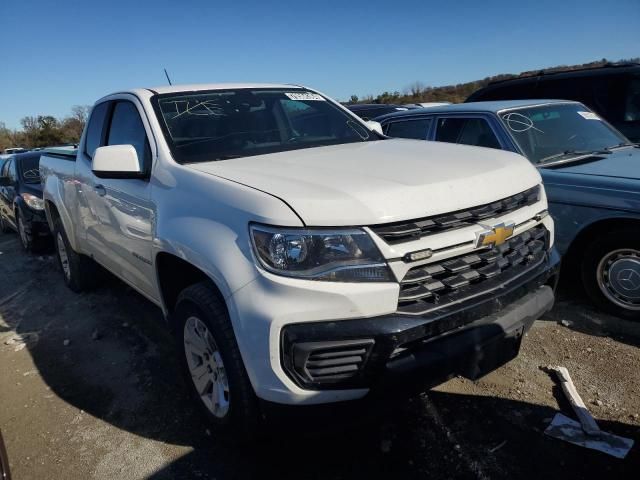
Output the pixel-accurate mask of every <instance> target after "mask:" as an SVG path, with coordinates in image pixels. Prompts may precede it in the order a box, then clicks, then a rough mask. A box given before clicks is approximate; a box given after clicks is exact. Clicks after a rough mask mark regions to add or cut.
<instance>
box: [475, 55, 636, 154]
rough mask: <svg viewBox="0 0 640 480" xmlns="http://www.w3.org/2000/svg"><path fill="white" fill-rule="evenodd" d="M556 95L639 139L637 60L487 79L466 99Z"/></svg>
mask: <svg viewBox="0 0 640 480" xmlns="http://www.w3.org/2000/svg"><path fill="white" fill-rule="evenodd" d="M531 98H536V99H543V98H557V99H562V100H575V101H578V102H581V103H583V104H585V105H587V106H588V107H590V108H591V109H592V110H594V111H595V112H597V113H598V114H599V115H600V116H601V117H603V118H605V119H606V120H607V121H608V122H609V123H610V124H612V125H613V126H614V127H616V128H617V129H618V130H620V131H621V132H622V133H623V134H624V135H625V136H626V137H627V138H629V139H630V140H632V141H634V142H640V63H623V64H608V65H606V66H604V67H597V68H585V69H580V70H571V71H565V72H544V71H542V72H540V73H538V74H536V75H532V76H527V77H520V78H513V79H509V80H502V81H497V82H493V83H490V84H489V85H488V86H486V87H484V88H482V89H480V90H478V91H476V92H474V93H472V94H471V95H470V96H469V98H467V100H466V102H479V101H485V100H523V99H531Z"/></svg>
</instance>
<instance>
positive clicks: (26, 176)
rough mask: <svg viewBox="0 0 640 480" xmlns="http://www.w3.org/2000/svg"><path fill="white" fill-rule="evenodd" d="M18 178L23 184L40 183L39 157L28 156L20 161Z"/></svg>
mask: <svg viewBox="0 0 640 480" xmlns="http://www.w3.org/2000/svg"><path fill="white" fill-rule="evenodd" d="M19 165H20V167H19V168H20V176H21V177H22V180H23V181H24V183H29V184H35V183H40V155H28V156H26V157H23V158H21V159H20V162H19Z"/></svg>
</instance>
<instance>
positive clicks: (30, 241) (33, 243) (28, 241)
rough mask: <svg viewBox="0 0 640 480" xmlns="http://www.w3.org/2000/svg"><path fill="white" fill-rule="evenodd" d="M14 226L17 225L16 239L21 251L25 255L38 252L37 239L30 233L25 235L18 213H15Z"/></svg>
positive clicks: (24, 227) (24, 228) (22, 221)
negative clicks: (18, 241)
mask: <svg viewBox="0 0 640 480" xmlns="http://www.w3.org/2000/svg"><path fill="white" fill-rule="evenodd" d="M16 224H17V225H18V238H19V239H20V245H22V249H23V250H24V251H25V252H27V253H33V252H35V251H36V250H38V246H39V245H38V241H37V239H35V238H33V235H32V234H31V233H27V230H26V225H25V224H24V220H22V215H20V214H19V213H18V212H16Z"/></svg>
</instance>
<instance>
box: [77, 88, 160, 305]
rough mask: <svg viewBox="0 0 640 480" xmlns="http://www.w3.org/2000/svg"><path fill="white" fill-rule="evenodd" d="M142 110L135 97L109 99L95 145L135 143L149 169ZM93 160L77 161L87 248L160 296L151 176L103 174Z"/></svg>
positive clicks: (105, 263) (148, 293) (108, 265)
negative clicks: (100, 175) (93, 168)
mask: <svg viewBox="0 0 640 480" xmlns="http://www.w3.org/2000/svg"><path fill="white" fill-rule="evenodd" d="M100 105H102V104H100ZM100 105H99V106H100ZM96 108H98V107H96ZM94 110H95V109H94ZM143 112H144V111H143V110H142V107H140V106H139V105H138V103H137V100H136V99H134V98H126V97H123V98H122V99H117V100H113V101H111V102H108V104H107V106H106V107H105V111H104V125H103V126H102V128H101V129H98V128H97V127H96V130H99V142H98V145H97V146H96V148H97V147H98V146H105V145H132V146H133V147H134V148H135V149H136V152H137V154H138V158H139V159H140V162H141V163H142V164H143V165H144V169H145V171H146V172H147V173H149V172H150V171H151V160H152V153H151V146H150V145H151V144H150V142H149V138H150V136H149V134H148V133H147V132H148V131H147V128H146V127H145V124H144V122H143V120H142V118H143V117H142V115H143V114H144V113H143ZM141 114H142V115H141ZM92 117H93V114H92ZM90 127H91V125H89V126H88V127H87V128H88V130H87V142H86V143H89V138H88V137H89V136H90V134H91V132H90ZM149 132H150V130H149ZM93 151H95V148H94V149H93ZM92 154H93V152H91V153H87V151H84V152H79V155H85V156H87V155H92ZM91 160H92V159H91V158H84V159H80V158H79V159H78V162H77V166H76V179H77V181H78V183H79V187H80V190H81V193H79V195H78V196H79V200H80V205H79V208H80V209H81V210H83V213H81V214H80V215H79V216H80V218H81V221H82V223H83V226H84V230H85V235H86V239H85V241H86V246H87V249H88V250H89V251H90V252H91V254H92V255H93V256H94V258H95V259H96V260H97V261H98V262H99V263H101V264H102V265H103V266H104V267H106V268H107V269H108V270H110V271H111V272H113V273H115V274H116V275H118V276H119V277H121V278H122V279H123V280H125V281H127V282H129V283H130V284H131V285H132V286H133V287H135V288H137V289H138V290H139V291H140V292H141V293H143V294H145V295H146V296H148V297H150V298H151V299H153V300H158V299H157V298H156V297H157V295H156V294H155V287H154V282H153V279H154V278H155V273H154V271H153V266H152V264H153V262H152V259H151V242H152V239H153V228H154V227H153V224H154V218H155V216H154V208H153V205H152V204H151V200H150V199H151V195H150V192H151V185H150V181H149V177H150V176H149V175H147V176H146V177H145V178H98V177H97V176H95V175H94V174H93V172H92V171H91Z"/></svg>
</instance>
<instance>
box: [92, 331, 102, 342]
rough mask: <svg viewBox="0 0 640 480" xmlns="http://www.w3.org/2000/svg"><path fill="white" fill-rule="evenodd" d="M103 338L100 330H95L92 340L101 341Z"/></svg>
mask: <svg viewBox="0 0 640 480" xmlns="http://www.w3.org/2000/svg"><path fill="white" fill-rule="evenodd" d="M101 338H102V334H101V333H100V332H99V331H98V329H95V330H94V331H93V333H92V334H91V340H100V339H101Z"/></svg>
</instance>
